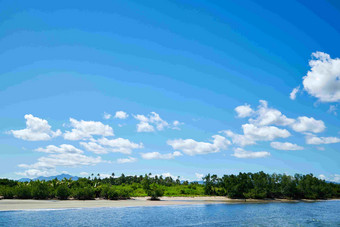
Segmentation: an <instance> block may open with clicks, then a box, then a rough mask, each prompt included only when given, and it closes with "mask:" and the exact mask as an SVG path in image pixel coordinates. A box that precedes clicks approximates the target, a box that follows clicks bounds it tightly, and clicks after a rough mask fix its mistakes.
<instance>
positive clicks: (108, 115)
mask: <svg viewBox="0 0 340 227" xmlns="http://www.w3.org/2000/svg"><path fill="white" fill-rule="evenodd" d="M111 117H112V115H111V114H109V113H105V112H104V115H103V118H104V119H105V120H109V119H110V118H111Z"/></svg>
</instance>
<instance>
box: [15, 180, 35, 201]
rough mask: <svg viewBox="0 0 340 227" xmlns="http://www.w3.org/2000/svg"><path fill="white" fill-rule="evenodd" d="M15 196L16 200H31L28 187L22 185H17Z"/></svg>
mask: <svg viewBox="0 0 340 227" xmlns="http://www.w3.org/2000/svg"><path fill="white" fill-rule="evenodd" d="M15 195H16V198H18V199H32V194H31V187H30V185H26V184H24V183H22V184H19V185H18V186H17V187H16V188H15Z"/></svg>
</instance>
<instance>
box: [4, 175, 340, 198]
mask: <svg viewBox="0 0 340 227" xmlns="http://www.w3.org/2000/svg"><path fill="white" fill-rule="evenodd" d="M164 195H165V196H204V195H208V196H226V197H229V198H241V199H265V198H286V199H329V198H340V185H339V184H335V183H329V182H326V181H324V180H321V179H318V178H316V177H314V176H313V175H312V174H307V175H301V174H295V175H294V176H289V175H285V174H266V173H264V172H258V173H239V174H238V175H233V174H231V175H224V176H222V177H221V178H219V177H218V176H217V175H210V174H208V175H206V176H205V177H203V183H202V184H199V183H198V182H188V181H180V178H179V177H178V178H177V179H173V178H172V177H163V176H152V175H151V174H145V175H140V176H137V175H135V176H125V175H124V174H122V175H121V176H119V177H116V176H115V174H112V175H111V176H110V177H106V178H101V177H100V175H99V174H98V175H94V174H92V175H91V177H88V178H79V179H78V180H72V179H66V178H64V179H63V180H58V179H53V180H50V181H44V180H42V181H40V180H37V181H30V182H19V181H15V180H9V179H0V196H2V197H3V198H6V199H13V198H17V199H53V198H56V199H70V198H73V199H79V200H86V199H95V198H103V199H111V200H117V199H128V198H130V197H136V196H149V197H150V198H151V199H152V200H156V199H158V198H159V197H161V196H164Z"/></svg>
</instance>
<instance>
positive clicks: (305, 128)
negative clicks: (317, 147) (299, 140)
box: [292, 117, 326, 133]
mask: <svg viewBox="0 0 340 227" xmlns="http://www.w3.org/2000/svg"><path fill="white" fill-rule="evenodd" d="M325 128H326V127H325V124H324V123H323V121H321V120H315V119H314V118H313V117H298V119H297V121H296V122H295V123H294V124H292V129H293V130H294V131H296V132H314V133H319V132H322V131H323V130H325Z"/></svg>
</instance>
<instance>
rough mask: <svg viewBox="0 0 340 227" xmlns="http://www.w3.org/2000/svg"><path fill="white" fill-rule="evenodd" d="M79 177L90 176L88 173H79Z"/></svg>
mask: <svg viewBox="0 0 340 227" xmlns="http://www.w3.org/2000/svg"><path fill="white" fill-rule="evenodd" d="M79 174H80V175H81V176H90V174H89V173H88V172H80V173H79Z"/></svg>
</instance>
